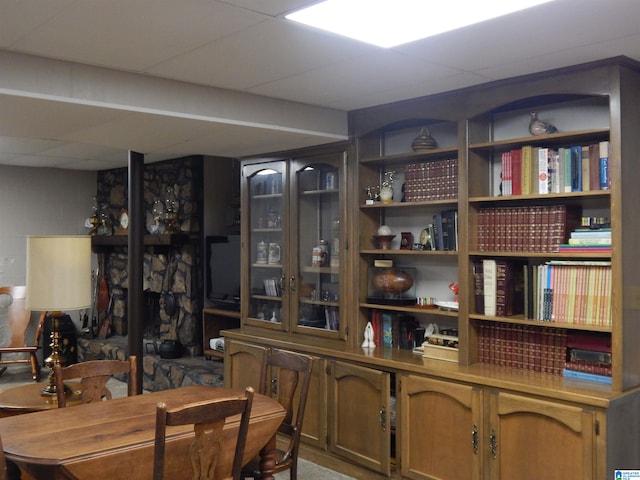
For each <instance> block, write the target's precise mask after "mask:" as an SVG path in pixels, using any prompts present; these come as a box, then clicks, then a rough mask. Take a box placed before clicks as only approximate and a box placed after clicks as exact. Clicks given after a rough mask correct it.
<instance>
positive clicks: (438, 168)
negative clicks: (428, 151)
mask: <svg viewBox="0 0 640 480" xmlns="http://www.w3.org/2000/svg"><path fill="white" fill-rule="evenodd" d="M404 198H405V201H407V202H422V201H427V200H446V199H456V198H458V160H457V159H455V158H451V159H446V160H435V161H433V162H422V163H411V164H408V165H407V166H406V167H405V170H404Z"/></svg>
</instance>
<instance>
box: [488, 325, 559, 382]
mask: <svg viewBox="0 0 640 480" xmlns="http://www.w3.org/2000/svg"><path fill="white" fill-rule="evenodd" d="M566 346H567V331H566V330H565V329H562V328H551V327H536V326H532V325H517V324H510V323H503V322H481V323H480V324H479V328H478V347H479V357H478V359H479V361H480V363H485V364H489V365H497V366H501V367H509V368H517V369H520V370H528V371H532V372H541V373H547V374H551V375H562V374H563V370H564V369H565V364H566V354H567V353H566V351H567V348H566Z"/></svg>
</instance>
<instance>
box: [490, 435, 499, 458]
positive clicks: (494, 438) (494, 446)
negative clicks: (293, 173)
mask: <svg viewBox="0 0 640 480" xmlns="http://www.w3.org/2000/svg"><path fill="white" fill-rule="evenodd" d="M489 447H490V448H491V456H492V457H493V459H494V460H495V459H496V458H497V457H498V435H496V431H495V430H494V429H493V428H492V429H491V434H490V435H489Z"/></svg>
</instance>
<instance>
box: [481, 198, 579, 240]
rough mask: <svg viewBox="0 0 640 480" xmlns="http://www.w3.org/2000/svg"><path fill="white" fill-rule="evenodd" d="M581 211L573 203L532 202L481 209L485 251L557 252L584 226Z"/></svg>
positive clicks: (482, 238) (482, 237)
mask: <svg viewBox="0 0 640 480" xmlns="http://www.w3.org/2000/svg"><path fill="white" fill-rule="evenodd" d="M580 215H581V211H580V209H579V208H577V207H573V206H569V205H530V206H521V207H486V208H480V209H478V214H477V241H478V250H479V251H481V252H507V251H508V252H555V251H557V250H558V246H559V245H560V244H563V243H567V239H568V237H569V234H570V233H571V231H572V230H574V229H576V228H578V227H579V226H580V218H581V217H580Z"/></svg>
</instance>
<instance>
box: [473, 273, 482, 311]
mask: <svg viewBox="0 0 640 480" xmlns="http://www.w3.org/2000/svg"><path fill="white" fill-rule="evenodd" d="M482 263H483V262H481V261H474V262H473V287H474V290H473V294H474V299H475V307H476V310H475V312H476V313H478V314H481V315H482V314H483V313H484V277H483V272H482Z"/></svg>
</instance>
